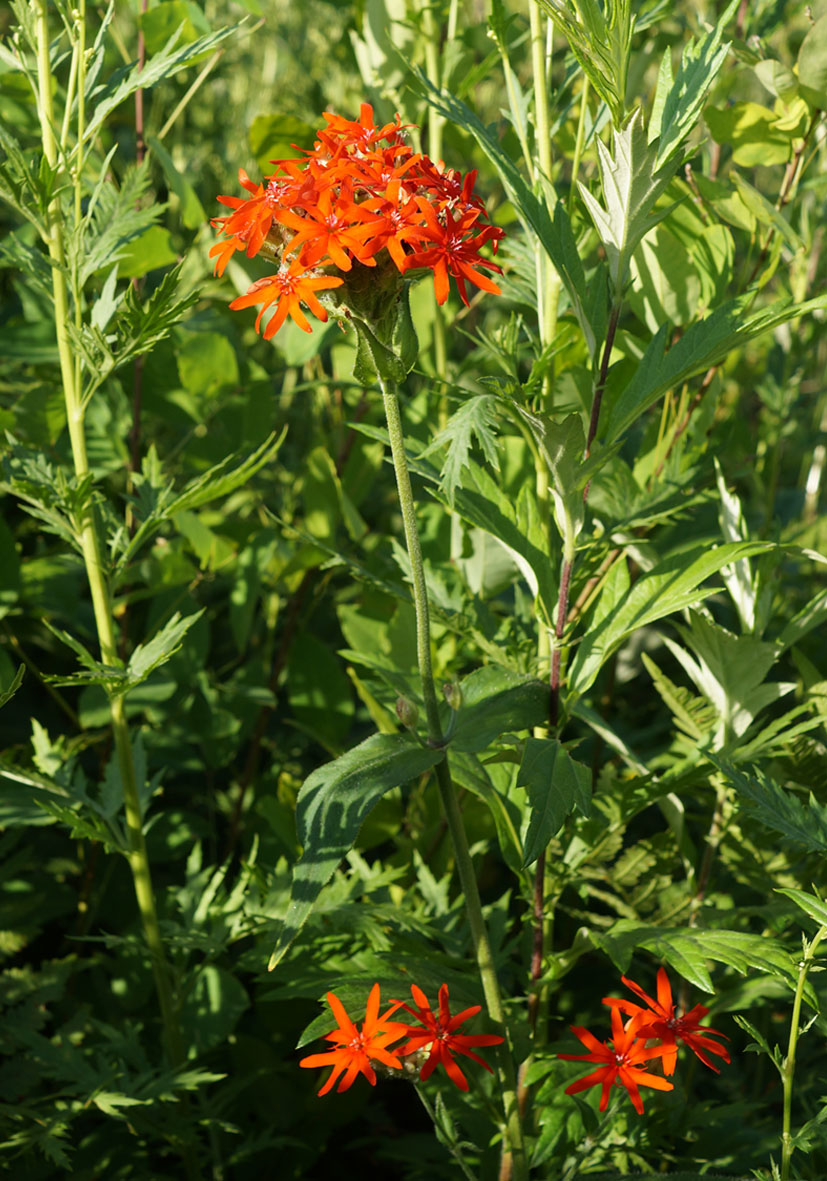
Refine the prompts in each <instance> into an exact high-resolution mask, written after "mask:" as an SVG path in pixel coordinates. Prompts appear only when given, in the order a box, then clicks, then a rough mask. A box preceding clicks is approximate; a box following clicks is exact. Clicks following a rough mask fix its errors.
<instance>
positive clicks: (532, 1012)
mask: <svg viewBox="0 0 827 1181" xmlns="http://www.w3.org/2000/svg"><path fill="white" fill-rule="evenodd" d="M619 320H620V301H619V300H617V301H616V302H615V303H614V304H613V305H612V310H611V313H610V315H609V323H608V327H607V329H606V343H605V345H604V347H603V356H602V357H601V360H600V370H599V372H598V375H597V383H596V385H595V387H594V399H593V401H592V413H591V419H590V420H589V434H588V438H587V439H586V451H585V456H584V458H586V459H587V458H588V456H589V452H590V450H591V445H592V443H593V442H594V438H595V435H596V434H597V426H598V423H599V421H600V404H601V402H602V401H603V391H604V390H605V388H606V377H607V374H608V372H609V358H610V357H611V355H612V347H613V345H614V338H615V333H616V332H617V325H618V321H619ZM588 495H589V485H588V484H587V485H586V487H585V488H584V490H583V499H584V500H585V499H586V498H587V497H588ZM566 550H567V552H566V553H565V554H564V557H563V567H562V570H561V573H560V593H559V595H558V597H557V618H556V620H555V624H554V637H555V643H554V651H553V652H552V654H551V672H550V675H549V688H550V691H551V692H550V694H549V706H548V724H549V729H550V730H557V728H558V726H559V722H560V665H561V662H562V655H563V648H562V640H563V633H564V632H565V630H566V620H567V618H568V613H569V590H570V588H571V572H572V569H573V568H574V542H573V540H568V541H567V542H566ZM545 876H546V857H545V852H543V853H541V854H540V856H539V858H538V859H537V868H536V870H535V874H534V906H533V914H532V918H533V922H534V938H533V943H532V950H531V983H532V985H535V988H534V989H533V990H532V993H531V996H530V998H529V1002H528V1019H529V1024H530V1026H531V1032H532V1035H534V1034H535V1032H536V1029H537V1019H538V1016H539V1009H540V994H539V992H538V991H537V989H536V984H537V981H538V980H539V979H540V977H541V976H542V974H543V942H544V931H543V926H544V917H545Z"/></svg>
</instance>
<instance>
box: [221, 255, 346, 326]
mask: <svg viewBox="0 0 827 1181" xmlns="http://www.w3.org/2000/svg"><path fill="white" fill-rule="evenodd" d="M343 281H344V280H342V279H337V278H335V277H334V276H333V275H322V274H319V273H318V272H308V271H305V270H304V269H303V268H302V267H300V266H296V265H293V266H290V267H282V269H281V270H280V271H279V272H278V274H277V275H266V276H265V277H264V278H263V279H257V280H256V282H255V283H253V285H252V287H250V289H249V290H248V291H247V293H246V294H245V295H239V297H238V299H234V300H233V302H232V303H231V304H230V307H231V308H233V309H235V308H249V307H252V306H253V305H254V304H259V303H260V304H261V311H260V312H259V314H258V316H257V317H256V332H258V327H259V324H260V323H261V317H262V316H263V315H264V313H265V312H266V311H267V309H268V308H269V307H270V305H271V304H275V305H276V310H275V313H274V314H273V316H272V318H271V320H270V322H269V323H268V325H267V327H266V328H265V329H264V339H265V340H269V339H270V337H271V336H274V335H275V334H276V333H277V332H278V330H279V328H281V326H282V324H283V323H284V321H285V320H286V319H287V317H288V315H289V316H290V317H291V318H292V319H293V320H295V322H296V323H297V324H298V326H299V328H302V329H303V330H304V331H305V332H311V331H312V329H311V327H310V324H309V323H308V321H307V317H306V316H305V314H304V312H303V311H302V309H301V305H302V304H303V303H305V304H307V306H308V307H309V308H310V310H311V312H312V313H313V315H314V316H316V318H317V319H319V320H322V321H325V320H327V312H326V311H325V309H324V308H323V307H322V305H321V304H320V303H319V301H318V299H317V298H316V292H317V291H324V290H327V289H329V288H331V287H341V285H342V283H343Z"/></svg>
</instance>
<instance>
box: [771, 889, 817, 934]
mask: <svg viewBox="0 0 827 1181" xmlns="http://www.w3.org/2000/svg"><path fill="white" fill-rule="evenodd" d="M775 893H776V894H786V896H787V897H788V898H790V899H792V901H793V902H794V903H795V904H796V906H800V907H801V909H802V910H803V911H804V913H805V914H808V915H809V916H810V918H811V919H814V920H815V922H817V923H819V924H820V925H821V926H822V927H827V902H825V901H824V899H823V898H815V897H814V896H813V895H812V894H808V893H807V891H806V890H795V889H793V888H792V887H788V888H786V889H782V888H781V887H780V886H779V887H778V888H777V889H776V891H775Z"/></svg>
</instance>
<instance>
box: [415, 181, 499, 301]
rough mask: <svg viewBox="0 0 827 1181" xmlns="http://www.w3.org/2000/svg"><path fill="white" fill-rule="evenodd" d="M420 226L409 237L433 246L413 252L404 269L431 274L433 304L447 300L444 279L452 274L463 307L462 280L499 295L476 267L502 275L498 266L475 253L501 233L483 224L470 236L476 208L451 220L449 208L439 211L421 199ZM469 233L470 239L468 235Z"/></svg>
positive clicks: (463, 287)
mask: <svg viewBox="0 0 827 1181" xmlns="http://www.w3.org/2000/svg"><path fill="white" fill-rule="evenodd" d="M417 204H418V205H419V208H420V212H421V213H422V220H423V224H422V225H420V226H419V227H417V228H414V229H411V231H410V233H409V235H408V236H409V238H410V239H411V240H412V241H415V242H432V243H433V245H432V246H431V247H430V248H428V249H425V250H422V251H418V252H417V251H416V250H415V251H414V253H413V254H409V255H408V256H407V258H406V259H405V268H404V269H405V270H406V271H411V270H417V269H419V268H421V267H429V268H430V269H431V270H433V272H434V291H435V292H436V299H437V303H440V304H442V303H445V301H446V299H447V298H448V290H449V287H450V283H449V280H448V276H449V274H450V275H453V277H454V278H455V279H456V282H457V287H458V288H459V296H460V299H461V300H462V302H463V303H464V304H465V305H466V306H467V304H468V295H467V293H466V289H465V280H466V279H467V280H468V281H469V282H470V283H474V284H476V286H477V287H480V288H482V290H483V291H490V292H492V293H493V294H494V295H499V294H500V289H499V287H498V286H497V284H496V283H494V282H493V280H491V279H489V278H488V276H487V275H481V274H480V272H479V270H477V269H475V268H478V267H486V268H487V269H488V270H490V271H498V272H499V273H500V274H502V267H498V266H497V264H496V263H494V262H489V261H488V260H487V259H485V258H483V257H482V256H481V255H480V253H479V248H480V247H481V246H482V245H483V243H485V242H488V241H491V240H493V241H494V242H495V243H496V242H497V241H498V240H499V238H501V237H502V230H500V229H498V228H497V226H491V225H486V226H483V227H481V228H480V231H479V233H471V231H472V228H475V223H476V221H477V219H478V218H479V216H480V211H479V210H478V209H475V208H472V209H466V210H465V211H464V212H461V213H460V214H459V216H458V217H454V215H453V213H452V212H451V210H450V209H448V208H445V209H442V210H440V211H439V213H437V211H436V210H435V209H434V207H433V206H432V205H431V204H429V203H428V201H426V200H424V199H423V198H420V197H418V198H417ZM469 234H470V236H469Z"/></svg>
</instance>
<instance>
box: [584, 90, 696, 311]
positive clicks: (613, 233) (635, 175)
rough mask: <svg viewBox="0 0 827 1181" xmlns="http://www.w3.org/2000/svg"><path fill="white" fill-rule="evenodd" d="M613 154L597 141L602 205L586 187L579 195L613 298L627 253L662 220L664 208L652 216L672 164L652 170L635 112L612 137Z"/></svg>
mask: <svg viewBox="0 0 827 1181" xmlns="http://www.w3.org/2000/svg"><path fill="white" fill-rule="evenodd" d="M612 138H613V146H614V155H612V153H611V152H610V151H609V149H608V148H607V147H606V145H605V144H604V143H603V141H602V140H598V141H597V154H598V159H599V163H600V182H601V185H602V188H603V201H604V205H601V204H600V202H599V201H598V200H597V198H596V197H594V196H593V195H592V194H591V193H590V192H589V190H588V189H587V188H585V187H584V186H583V185H582V184H581V185H580V194H581V196H582V198H583V201H584V202H585V205H586V208H587V209H588V211H589V214H590V215H591V219H592V221H593V222H594V224H595V227H596V229H597V233H598V235H599V236H600V240H601V242H602V243H603V245H604V247H605V249H606V257H607V258H608V261H609V274H610V276H611V280H612V286H613V288H614V291H615V297H618V296H619V295H620V294H621V293H622V292H623V288H624V286H625V284H626V277H627V275H628V272H629V263H630V262H631V259H632V254H633V253H634V251H635V248H636V247H637V245H638V244H639V242H640V240H641V238H643V236H644V234H646V233H648V231H649V230H651V228H652V226H654V225H657V223H658V222H659V221H660V220H661V219H662V218H664V217H665V216H666V215H667V213H668V212H669V207H668V206H667V207H664V208H662V209H659V210H658V211H657V212H653V208H654V204H655V202H656V201H657V199H658V197H660V195H661V193H663V192H664V191H665V189H666V187H667V185H668V184H669V182H670V180H671V179H672V174H673V171H674V170H673V168H672V167H671V166H669V167H666V168H662V169H661V170H660V171H658V169H657V156H658V152H657V147H656V146H655V145H653V144H648V143H647V142H646V132H645V131H644V129H643V124H642V122H641V115H640V111H639V110H638V111H635V113H634V115H633V116H632V118H631V119H630V120H629V122H628V123H627V124H626V126H625V127H624V128H623V130H622V131H617V130H615V131H614V133H613V137H612Z"/></svg>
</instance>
